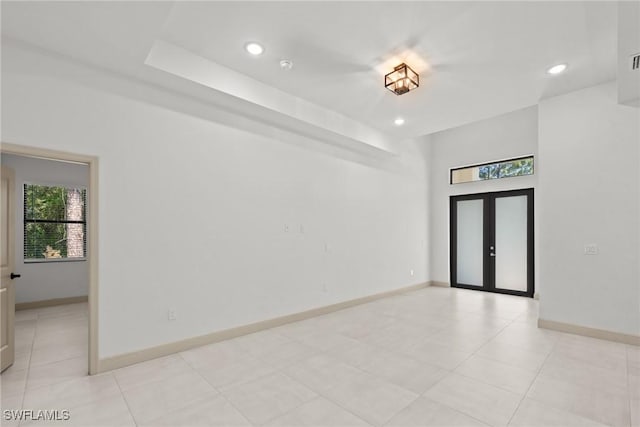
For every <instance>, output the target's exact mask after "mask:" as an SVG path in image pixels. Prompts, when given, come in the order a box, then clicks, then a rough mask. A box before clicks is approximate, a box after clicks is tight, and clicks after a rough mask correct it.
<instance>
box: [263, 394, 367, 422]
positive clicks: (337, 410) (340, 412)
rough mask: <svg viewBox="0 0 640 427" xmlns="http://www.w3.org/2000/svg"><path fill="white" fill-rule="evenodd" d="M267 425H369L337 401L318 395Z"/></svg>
mask: <svg viewBox="0 0 640 427" xmlns="http://www.w3.org/2000/svg"><path fill="white" fill-rule="evenodd" d="M266 425H267V426H274V427H275V426H281V427H302V426H308V427H329V426H340V427H351V426H354V427H368V426H370V424H368V423H366V422H365V421H364V420H362V419H361V418H358V417H356V416H355V415H353V414H352V413H350V412H348V411H346V410H344V409H343V408H341V407H339V406H338V405H336V404H335V403H333V402H331V401H329V400H327V399H325V398H323V397H317V398H315V399H313V400H311V401H309V402H307V403H304V404H302V405H301V406H299V407H297V408H296V409H294V410H292V411H291V412H289V413H287V414H285V415H283V416H281V417H278V418H276V419H275V420H272V421H270V422H269V423H267V424H266Z"/></svg>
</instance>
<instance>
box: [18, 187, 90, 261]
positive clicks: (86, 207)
mask: <svg viewBox="0 0 640 427" xmlns="http://www.w3.org/2000/svg"><path fill="white" fill-rule="evenodd" d="M28 185H37V186H40V187H59V188H64V189H71V188H73V189H77V190H83V191H84V192H85V196H84V221H75V220H71V221H61V220H34V219H29V220H28V219H27V206H26V203H25V202H26V186H28ZM21 187H22V262H23V263H25V264H41V263H49V262H54V263H56V262H84V261H87V260H88V251H89V221H88V217H89V203H88V197H89V191H88V189H87V186H86V185H76V184H59V183H58V184H55V183H50V182H35V181H23V182H22V186H21ZM34 223H50V224H51V223H53V224H83V225H84V233H85V236H84V242H83V243H84V248H83V249H84V250H83V252H84V256H83V257H75V258H25V257H24V253H25V245H26V241H27V224H34Z"/></svg>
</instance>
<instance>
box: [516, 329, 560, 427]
mask: <svg viewBox="0 0 640 427" xmlns="http://www.w3.org/2000/svg"><path fill="white" fill-rule="evenodd" d="M556 345H557V341H554V343H553V347H552V348H551V351H550V352H549V354H547V357H545V358H544V361H543V362H542V363H541V364H540V367H539V368H538V370H537V371H536V376H535V377H534V378H533V381H531V384H529V387H527V391H525V393H524V394H523V395H522V399H520V402H518V406H517V407H516V410H515V411H513V414H511V417H510V418H509V422H508V423H507V425H509V424H510V423H511V421H512V420H513V417H515V415H516V414H517V413H518V410H519V409H520V405H522V402H523V401H524V399H526V398H527V395H528V394H529V391H531V387H533V384H534V383H535V382H536V380H537V379H538V377H539V376H540V372H541V371H542V368H543V367H544V365H545V363H547V360H549V357H551V355H552V354H553V352H554V351H555V348H556Z"/></svg>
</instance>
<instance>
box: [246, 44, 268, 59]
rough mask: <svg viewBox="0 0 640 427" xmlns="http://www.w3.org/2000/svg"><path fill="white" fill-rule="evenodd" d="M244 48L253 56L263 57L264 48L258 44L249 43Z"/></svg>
mask: <svg viewBox="0 0 640 427" xmlns="http://www.w3.org/2000/svg"><path fill="white" fill-rule="evenodd" d="M244 48H245V50H246V51H247V52H249V53H250V54H251V55H256V56H257V55H262V52H264V47H262V45H261V44H259V43H256V42H249V43H247V44H246V45H244Z"/></svg>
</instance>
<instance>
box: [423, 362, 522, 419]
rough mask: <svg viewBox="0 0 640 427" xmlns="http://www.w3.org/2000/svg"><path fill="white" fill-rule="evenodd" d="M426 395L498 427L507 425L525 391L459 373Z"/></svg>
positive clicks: (440, 383) (434, 387)
mask: <svg viewBox="0 0 640 427" xmlns="http://www.w3.org/2000/svg"><path fill="white" fill-rule="evenodd" d="M424 396H425V397H427V398H429V399H431V400H434V401H436V402H438V403H441V404H443V405H447V406H449V407H450V408H453V409H455V410H457V411H460V412H462V413H465V414H466V415H468V416H470V417H473V418H476V419H478V420H480V421H482V422H484V423H487V424H490V425H494V426H503V425H506V424H507V423H508V422H509V419H511V416H512V415H513V414H514V412H515V411H516V409H517V407H518V404H519V403H520V400H521V399H522V395H521V394H516V393H512V392H509V391H506V390H503V389H501V388H498V387H495V386H492V385H488V384H485V383H482V382H480V381H477V380H474V379H472V378H467V377H464V376H461V375H458V374H450V375H449V376H447V377H446V378H445V379H443V380H442V381H440V382H439V383H438V384H436V385H435V386H433V387H432V388H431V389H429V390H428V391H427V392H426V393H425V394H424Z"/></svg>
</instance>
